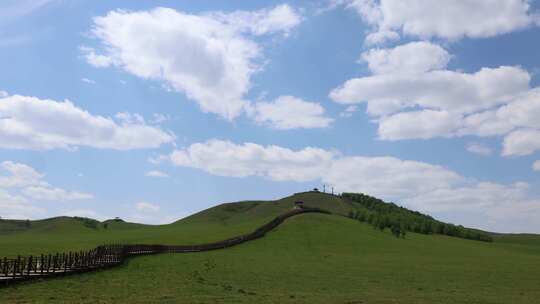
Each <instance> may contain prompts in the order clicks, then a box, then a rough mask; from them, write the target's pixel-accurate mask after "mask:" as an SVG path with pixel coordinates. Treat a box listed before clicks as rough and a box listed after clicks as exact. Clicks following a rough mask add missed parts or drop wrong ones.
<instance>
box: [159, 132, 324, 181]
mask: <svg viewBox="0 0 540 304" xmlns="http://www.w3.org/2000/svg"><path fill="white" fill-rule="evenodd" d="M333 158H334V153H333V152H331V151H326V150H322V149H318V148H311V147H308V148H304V149H302V150H300V151H293V150H290V149H287V148H283V147H279V146H267V147H265V146H261V145H258V144H254V143H245V144H242V145H237V144H235V143H232V142H229V141H222V140H209V141H207V142H204V143H195V144H192V145H191V146H189V147H187V148H185V149H181V150H176V151H174V152H173V153H172V154H171V155H170V160H171V161H172V163H173V164H174V165H176V166H183V167H191V168H197V169H201V170H204V171H206V172H208V173H211V174H214V175H220V176H235V177H246V176H262V177H267V178H270V179H272V180H277V181H280V180H281V181H289V180H294V181H307V180H312V179H313V177H314V176H318V175H320V173H321V172H324V171H325V170H326V169H328V165H329V164H330V161H331V160H332V159H333Z"/></svg>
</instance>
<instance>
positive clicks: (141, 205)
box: [135, 202, 160, 212]
mask: <svg viewBox="0 0 540 304" xmlns="http://www.w3.org/2000/svg"><path fill="white" fill-rule="evenodd" d="M135 209H137V211H144V212H157V211H159V209H160V207H159V206H158V205H154V204H151V203H147V202H138V203H136V204H135Z"/></svg>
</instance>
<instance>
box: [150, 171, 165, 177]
mask: <svg viewBox="0 0 540 304" xmlns="http://www.w3.org/2000/svg"><path fill="white" fill-rule="evenodd" d="M145 175H146V176H148V177H169V175H168V174H167V173H165V172H161V171H158V170H152V171H148V172H146V173H145Z"/></svg>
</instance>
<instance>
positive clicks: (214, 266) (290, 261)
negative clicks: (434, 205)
mask: <svg viewBox="0 0 540 304" xmlns="http://www.w3.org/2000/svg"><path fill="white" fill-rule="evenodd" d="M297 200H302V201H304V202H305V204H306V205H308V206H310V207H319V208H323V209H331V211H332V212H334V213H335V214H337V215H323V214H305V215H300V216H297V217H294V218H291V219H289V220H287V221H286V222H285V223H284V224H283V225H281V226H279V227H278V228H277V229H276V230H275V231H273V232H270V233H269V234H268V235H267V236H266V237H264V238H262V239H259V240H256V241H252V242H248V243H245V244H243V245H240V246H237V247H233V248H229V249H225V250H217V251H210V252H201V253H189V254H162V255H154V256H144V257H137V258H133V259H131V260H130V261H129V262H128V263H127V264H125V265H123V266H121V267H118V268H114V269H111V270H107V271H100V272H96V273H87V274H82V275H74V276H70V277H65V278H60V279H53V280H48V281H43V282H37V283H31V284H24V285H19V286H16V287H9V288H6V289H0V303H255V302H256V303H486V304H487V303H490V304H491V303H535V301H537V299H539V298H540V288H538V279H537V276H538V273H540V237H539V236H538V235H494V242H492V243H489V242H479V241H474V240H466V239H462V238H456V237H449V236H445V235H438V234H431V235H424V234H418V233H414V232H410V233H408V234H407V236H406V238H404V239H403V238H396V237H394V236H392V234H391V233H390V232H389V231H388V230H385V231H384V232H381V231H379V230H378V229H374V228H373V226H372V225H369V224H367V223H363V222H360V221H358V220H353V219H350V218H347V217H346V215H348V214H349V212H350V211H354V210H357V207H358V206H356V205H354V203H351V202H349V201H346V200H341V199H339V198H337V197H335V196H330V195H326V194H322V193H301V194H297V195H294V196H291V197H287V198H284V199H282V200H278V201H273V202H260V201H250V202H240V203H230V204H223V205H219V206H216V207H214V208H211V209H208V210H205V211H203V212H200V213H197V214H195V215H192V216H190V217H188V218H185V219H183V220H180V221H177V222H175V223H172V224H169V225H162V226H147V225H137V224H129V223H122V222H115V223H110V225H109V226H110V227H108V228H107V229H104V228H103V223H100V225H98V227H97V228H90V227H88V225H85V224H84V220H80V219H73V218H56V219H51V220H48V222H41V221H40V223H34V222H32V223H31V225H30V227H29V228H28V229H26V230H25V231H18V232H14V231H12V232H9V233H4V234H1V235H0V244H1V246H0V251H2V252H6V253H8V254H16V253H22V254H28V253H31V252H40V251H43V250H50V251H54V250H63V249H66V250H69V249H77V248H88V247H92V246H94V245H95V244H99V243H103V242H113V241H116V242H122V243H128V242H138V243H168V244H186V243H192V244H193V243H203V242H206V241H213V240H220V239H223V238H226V237H230V236H233V235H236V234H240V233H245V232H248V231H251V230H253V229H254V228H255V227H257V226H259V225H260V224H262V223H265V222H266V221H268V220H269V219H271V218H273V217H274V216H275V215H278V214H281V213H283V212H284V211H286V210H289V209H290V208H291V207H292V206H293V204H294V202H295V201H297ZM341 215H345V216H341ZM54 223H57V224H54ZM46 227H48V228H46ZM6 248H9V249H6Z"/></svg>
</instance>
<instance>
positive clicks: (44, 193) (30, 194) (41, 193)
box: [0, 161, 93, 218]
mask: <svg viewBox="0 0 540 304" xmlns="http://www.w3.org/2000/svg"><path fill="white" fill-rule="evenodd" d="M44 177H45V175H44V174H42V173H39V172H38V171H36V170H35V169H34V168H32V167H30V166H28V165H26V164H22V163H16V162H12V161H3V162H1V163H0V209H1V213H2V214H1V216H2V217H6V218H35V217H36V216H40V215H43V214H45V209H43V208H41V207H39V206H35V204H33V202H44V201H56V202H62V201H74V200H86V199H91V198H93V195H92V194H89V193H84V192H78V191H69V190H65V189H62V188H58V187H54V186H52V185H50V184H49V183H48V182H47V181H45V179H44Z"/></svg>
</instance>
